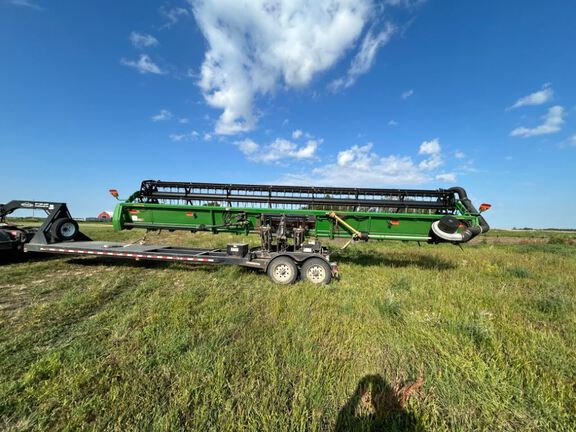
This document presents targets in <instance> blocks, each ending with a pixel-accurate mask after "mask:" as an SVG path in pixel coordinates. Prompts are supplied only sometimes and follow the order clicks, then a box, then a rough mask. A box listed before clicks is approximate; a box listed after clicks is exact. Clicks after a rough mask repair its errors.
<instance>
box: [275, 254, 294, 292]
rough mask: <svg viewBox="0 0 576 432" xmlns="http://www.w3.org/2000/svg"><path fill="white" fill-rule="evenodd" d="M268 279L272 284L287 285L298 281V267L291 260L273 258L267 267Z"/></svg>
mask: <svg viewBox="0 0 576 432" xmlns="http://www.w3.org/2000/svg"><path fill="white" fill-rule="evenodd" d="M268 277H269V278H270V280H271V281H272V282H274V283H277V284H281V285H289V284H292V283H294V282H296V279H298V267H297V266H296V263H295V262H294V260H292V259H291V258H288V257H278V258H274V259H273V260H272V262H271V263H270V264H269V265H268Z"/></svg>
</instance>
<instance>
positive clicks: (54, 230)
mask: <svg viewBox="0 0 576 432" xmlns="http://www.w3.org/2000/svg"><path fill="white" fill-rule="evenodd" d="M79 232H80V229H79V228H78V223H77V222H76V221H75V220H74V219H69V218H62V219H56V221H55V222H54V223H53V224H52V227H51V228H50V234H52V236H53V237H55V238H56V239H58V240H60V241H70V240H74V239H75V238H76V236H77V235H78V233H79Z"/></svg>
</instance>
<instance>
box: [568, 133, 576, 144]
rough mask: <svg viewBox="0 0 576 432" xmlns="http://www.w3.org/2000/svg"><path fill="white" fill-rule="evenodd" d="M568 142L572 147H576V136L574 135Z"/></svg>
mask: <svg viewBox="0 0 576 432" xmlns="http://www.w3.org/2000/svg"><path fill="white" fill-rule="evenodd" d="M568 142H569V143H570V145H571V146H572V147H576V135H572V136H571V137H570V139H569V140H568Z"/></svg>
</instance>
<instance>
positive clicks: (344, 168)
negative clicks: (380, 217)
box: [283, 139, 456, 186]
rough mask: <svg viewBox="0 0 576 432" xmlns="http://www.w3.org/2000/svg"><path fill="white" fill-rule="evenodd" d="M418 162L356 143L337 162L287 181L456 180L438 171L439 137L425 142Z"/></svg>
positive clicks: (384, 183)
mask: <svg viewBox="0 0 576 432" xmlns="http://www.w3.org/2000/svg"><path fill="white" fill-rule="evenodd" d="M418 154H419V155H420V157H423V158H424V159H422V160H420V161H418V160H414V158H412V157H411V156H406V155H404V156H403V155H387V156H381V155H379V154H378V153H376V152H375V151H374V150H373V144H372V143H368V144H365V145H363V146H359V145H354V146H352V147H350V148H348V149H346V150H342V151H340V152H339V153H338V155H337V156H336V162H335V163H330V164H326V165H323V166H319V167H317V168H315V169H313V170H312V172H311V174H292V175H287V176H285V177H284V179H283V180H284V181H287V182H291V183H300V184H304V183H306V184H322V185H341V186H389V185H416V184H422V183H427V182H432V181H441V182H454V181H456V174H455V173H452V172H438V168H439V167H440V166H442V165H443V162H442V157H441V146H440V142H439V140H438V139H434V140H431V141H424V142H423V143H422V144H421V145H420V147H419V151H418Z"/></svg>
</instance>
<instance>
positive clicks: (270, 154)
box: [234, 138, 320, 163]
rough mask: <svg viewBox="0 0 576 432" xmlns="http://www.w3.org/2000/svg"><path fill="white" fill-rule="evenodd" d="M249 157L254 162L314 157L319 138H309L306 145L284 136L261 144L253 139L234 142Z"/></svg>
mask: <svg viewBox="0 0 576 432" xmlns="http://www.w3.org/2000/svg"><path fill="white" fill-rule="evenodd" d="M234 144H235V145H236V146H238V148H239V149H240V151H241V152H242V153H243V154H244V155H245V156H246V158H247V159H249V160H251V161H253V162H266V163H270V162H280V161H284V160H289V159H296V160H302V159H312V158H314V157H315V155H316V150H317V149H318V146H319V145H320V141H318V140H313V139H311V140H308V141H306V144H304V145H298V144H296V143H294V142H292V141H289V140H287V139H283V138H276V139H275V140H274V141H273V142H271V143H270V144H267V145H259V144H257V143H256V142H254V141H253V140H251V139H248V138H247V139H244V140H240V141H236V142H234Z"/></svg>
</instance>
